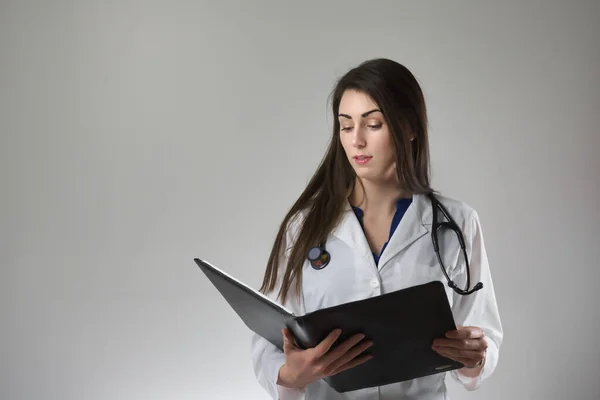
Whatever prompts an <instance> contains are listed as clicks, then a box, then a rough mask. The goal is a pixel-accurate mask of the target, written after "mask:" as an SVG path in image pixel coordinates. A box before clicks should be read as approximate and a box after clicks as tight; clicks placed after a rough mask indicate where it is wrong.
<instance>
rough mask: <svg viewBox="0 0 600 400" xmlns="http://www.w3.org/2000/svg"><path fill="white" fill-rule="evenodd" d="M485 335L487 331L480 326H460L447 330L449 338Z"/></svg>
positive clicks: (468, 337) (474, 337) (472, 337)
mask: <svg viewBox="0 0 600 400" xmlns="http://www.w3.org/2000/svg"><path fill="white" fill-rule="evenodd" d="M483 336H485V332H484V331H483V329H481V328H480V327H478V326H459V327H457V329H456V330H453V331H449V332H446V337H447V338H449V339H478V338H481V337H483Z"/></svg>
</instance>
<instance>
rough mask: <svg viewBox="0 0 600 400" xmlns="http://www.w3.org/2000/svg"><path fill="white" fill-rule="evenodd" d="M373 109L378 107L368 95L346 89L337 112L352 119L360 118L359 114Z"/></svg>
mask: <svg viewBox="0 0 600 400" xmlns="http://www.w3.org/2000/svg"><path fill="white" fill-rule="evenodd" d="M375 108H379V106H378V105H377V103H375V101H373V99H372V98H371V97H370V96H369V95H367V94H366V93H363V92H359V91H358V90H355V89H348V90H346V91H345V92H344V94H343V95H342V98H341V100H340V109H339V112H340V113H342V114H348V115H350V116H352V117H353V118H354V117H356V118H360V115H361V114H363V113H365V112H367V111H371V110H373V109H375Z"/></svg>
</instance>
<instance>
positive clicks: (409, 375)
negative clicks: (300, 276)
mask: <svg viewBox="0 0 600 400" xmlns="http://www.w3.org/2000/svg"><path fill="white" fill-rule="evenodd" d="M194 261H195V262H196V263H197V264H198V266H199V267H200V269H201V270H202V271H203V272H204V274H206V276H207V277H208V279H210V281H211V282H212V283H213V285H214V286H215V287H216V288H217V290H218V291H219V292H220V293H221V295H222V296H223V297H224V298H225V300H226V301H227V302H228V303H229V305H230V306H231V307H232V308H233V309H234V310H235V312H236V313H237V314H238V315H239V316H240V318H241V319H242V320H243V321H244V323H245V324H246V326H247V327H248V328H249V329H251V330H252V331H253V332H255V333H257V334H258V335H260V336H262V337H263V338H265V339H266V340H268V341H269V342H271V343H272V344H273V345H275V346H276V347H277V348H279V349H280V350H282V349H283V338H282V334H281V330H282V329H283V328H284V327H287V328H288V329H290V330H291V332H292V333H293V334H294V337H295V339H296V344H297V346H298V347H300V348H301V349H306V348H310V347H314V346H316V345H317V344H318V343H320V342H321V341H322V340H323V339H324V338H325V337H326V336H327V335H328V334H329V333H330V332H331V331H332V330H334V329H336V328H340V329H341V330H342V334H341V335H340V337H339V338H338V339H337V341H336V343H334V344H333V346H332V348H333V347H335V346H336V345H337V344H338V343H340V342H342V341H344V340H345V339H347V338H349V337H350V336H352V335H354V334H356V333H363V334H365V339H364V340H372V341H373V346H371V347H370V348H369V349H368V350H366V351H365V352H364V353H363V354H369V353H370V354H372V355H373V358H372V359H371V360H369V361H367V362H365V363H363V364H360V365H358V366H356V367H354V368H350V369H347V370H345V371H342V372H340V373H338V374H336V375H333V376H329V377H325V378H323V380H324V381H326V382H327V384H329V386H331V387H332V388H333V389H335V390H336V391H337V392H340V393H342V392H348V391H351V390H357V389H363V388H368V387H374V386H383V385H387V384H391V383H395V382H401V381H406V380H409V379H414V378H418V377H423V376H427V375H433V374H437V373H441V372H446V371H450V370H453V369H458V368H462V367H463V365H462V364H460V363H458V362H456V361H453V360H450V359H448V358H446V357H443V356H441V355H439V354H438V353H436V352H435V351H433V350H432V349H431V345H432V343H433V340H434V339H435V338H438V337H444V335H445V333H446V332H447V331H450V330H454V329H456V325H455V323H454V318H453V316H452V311H451V309H450V304H449V303H448V298H447V297H446V293H445V290H444V287H443V284H442V283H441V282H439V281H432V282H429V283H426V284H423V285H418V286H413V287H409V288H406V289H401V290H398V291H395V292H391V293H386V294H382V295H379V296H376V297H371V298H367V299H364V300H358V301H353V302H349V303H344V304H340V305H337V306H333V307H328V308H323V309H320V310H317V311H313V312H310V313H307V314H305V315H294V314H293V313H292V312H290V311H289V310H287V309H286V308H285V307H282V306H281V305H279V304H277V303H276V302H273V301H272V300H271V299H269V298H268V297H266V296H265V295H263V294H262V293H260V292H258V291H256V290H254V289H252V288H250V287H248V286H247V285H245V284H243V283H241V282H239V281H238V280H237V279H235V278H233V277H232V276H230V275H228V274H227V273H225V272H223V271H222V270H220V269H218V268H216V267H215V266H213V265H211V264H210V263H208V262H206V261H203V260H200V259H197V258H196V259H194Z"/></svg>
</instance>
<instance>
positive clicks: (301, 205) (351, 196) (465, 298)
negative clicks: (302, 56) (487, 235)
mask: <svg viewBox="0 0 600 400" xmlns="http://www.w3.org/2000/svg"><path fill="white" fill-rule="evenodd" d="M332 95H333V96H332V100H333V101H332V106H333V116H334V121H335V122H334V126H333V134H332V136H331V142H330V144H329V148H328V150H327V153H326V154H325V156H324V158H323V161H322V163H321V165H320V166H319V168H318V169H317V171H316V173H315V174H314V176H313V178H312V180H311V181H310V182H309V184H308V186H307V187H306V189H305V190H304V192H303V193H302V194H301V195H300V197H299V198H298V200H297V201H296V203H295V204H294V205H293V206H292V207H291V209H290V211H289V213H288V214H287V215H286V217H285V218H284V220H283V222H282V223H281V226H280V229H279V232H278V234H277V237H276V240H275V243H274V245H273V249H272V251H271V255H270V257H269V261H268V265H267V269H266V273H265V276H264V281H263V285H262V287H261V291H262V292H263V293H265V294H266V295H268V296H271V297H272V298H274V299H276V300H278V301H279V302H280V303H281V304H284V305H285V306H286V307H288V308H289V309H291V310H293V311H294V312H295V314H297V315H301V314H305V313H308V312H312V311H315V310H318V309H320V308H324V307H331V306H335V305H338V304H342V303H346V302H350V301H355V300H360V299H365V298H368V297H373V296H378V295H381V294H384V293H389V292H391V291H395V290H399V289H403V288H406V287H410V286H415V285H419V284H423V283H427V282H430V281H433V280H439V281H442V282H444V283H446V282H447V278H449V279H451V281H452V282H455V283H456V287H455V288H452V287H451V286H450V285H445V286H446V294H447V296H448V300H449V303H450V305H451V307H452V313H453V316H454V319H455V322H456V324H457V330H455V331H451V332H448V333H447V334H446V337H445V338H440V339H437V340H435V341H434V343H433V345H432V349H433V350H434V351H436V352H438V353H439V354H441V355H443V356H444V357H447V358H449V359H452V360H456V361H458V362H460V363H462V364H463V365H464V367H463V368H461V369H458V370H453V371H451V372H450V374H451V375H452V376H453V377H454V378H455V379H457V380H458V381H459V382H461V383H462V384H463V385H464V387H465V388H466V389H467V390H474V389H476V388H477V387H479V385H480V383H481V382H482V381H483V380H484V379H485V378H487V377H489V376H490V374H492V372H493V371H494V369H495V368H496V364H497V362H498V353H499V348H500V344H501V342H502V337H503V331H502V326H501V322H500V317H499V314H498V308H497V305H496V299H495V294H494V288H493V284H492V278H491V275H490V269H489V265H488V260H487V255H486V251H485V247H484V242H483V236H482V232H481V226H480V222H479V218H478V215H477V213H476V211H474V210H473V209H472V208H471V207H469V206H468V205H466V204H465V203H463V202H461V201H459V200H456V199H451V198H449V197H446V196H442V195H440V194H438V193H435V192H434V190H433V189H432V188H431V186H430V182H429V180H430V179H429V145H428V134H427V113H426V107H425V102H424V98H423V93H422V91H421V88H420V86H419V84H418V83H417V80H416V79H415V77H414V76H413V75H412V73H411V72H410V71H409V70H408V69H407V68H405V67H404V66H402V65H401V64H398V63H397V62H394V61H392V60H388V59H374V60H369V61H366V62H364V63H362V64H361V65H359V66H357V67H355V68H353V69H351V70H350V71H349V72H347V73H346V74H345V75H344V76H342V77H341V78H340V79H339V81H338V82H337V85H336V87H335V89H334V91H333V93H332ZM435 201H438V202H439V203H440V204H441V205H442V207H444V209H445V210H446V211H447V213H448V214H449V216H450V218H452V220H453V221H454V222H455V223H456V225H457V226H458V228H459V229H460V230H461V232H462V234H463V237H464V240H465V250H464V251H463V250H462V249H461V247H460V245H459V241H458V239H457V236H456V235H454V233H453V232H452V231H449V232H450V234H451V235H450V236H446V234H444V236H443V238H444V240H443V244H441V245H440V250H439V251H440V252H441V259H442V261H443V263H444V265H445V267H446V270H447V274H448V277H446V274H445V273H444V272H443V270H442V268H440V265H439V262H438V257H437V255H436V252H435V250H434V246H433V241H432V237H431V229H432V224H433V221H432V219H433V216H434V204H436V203H435ZM437 214H439V216H438V217H437V218H439V219H444V220H446V218H444V217H443V216H442V215H443V214H442V213H437ZM453 235H454V236H453ZM325 251H326V252H327V253H325ZM322 255H323V257H321V256H322ZM465 255H466V256H467V257H466V260H468V264H467V263H466V262H465V257H464V256H465ZM328 256H329V257H328ZM324 263H326V264H327V265H326V266H325V267H323V264H324ZM467 265H468V267H469V268H467ZM469 270H470V274H469V275H467V273H468V271H469ZM470 282H481V283H482V284H483V288H481V290H476V291H475V292H473V293H470V294H468V295H465V294H464V293H460V291H461V289H462V288H464V290H473V288H472V287H468V286H469V285H471V283H470ZM282 335H283V343H284V345H283V351H280V350H279V349H278V348H277V347H275V346H273V345H272V344H271V343H269V342H268V341H266V340H265V339H263V338H261V337H259V336H258V335H254V336H253V338H252V360H253V365H254V371H255V374H256V378H257V380H258V382H259V383H260V385H261V386H262V387H263V388H264V389H265V390H266V391H267V392H268V393H269V394H270V396H271V397H272V398H273V399H286V400H291V399H306V400H309V399H320V400H322V399H356V400H358V399H361V400H362V399H364V400H367V399H368V400H370V399H399V398H403V399H408V398H410V399H447V398H448V397H447V396H448V395H447V393H446V385H445V381H444V378H445V375H446V374H445V373H439V374H435V375H430V376H426V377H423V378H417V379H413V380H411V381H405V382H400V383H395V384H390V385H386V386H381V387H374V388H367V389H361V390H356V391H352V392H346V393H338V392H336V391H334V390H333V389H332V388H331V387H330V386H329V385H328V384H327V383H326V382H324V381H323V380H322V379H321V378H323V377H326V376H330V375H333V374H337V373H339V372H341V371H344V370H346V369H348V368H353V367H355V366H357V365H359V364H362V363H364V362H369V360H370V358H371V356H370V355H367V354H368V352H366V353H365V350H367V349H368V348H369V347H370V346H371V345H373V343H371V342H370V341H364V340H362V339H363V337H362V336H361V335H355V336H353V337H350V338H349V339H346V340H345V341H343V342H342V343H341V344H339V345H336V346H332V344H333V343H334V342H335V341H336V339H337V338H338V335H339V331H337V330H336V331H333V332H331V334H330V335H329V336H328V337H327V338H325V339H324V340H323V341H322V342H321V343H320V344H319V345H318V346H316V347H314V348H310V349H306V350H301V349H299V348H298V347H296V346H295V345H294V338H293V336H292V334H291V332H290V331H288V330H287V329H284V330H283V331H282ZM374 345H375V346H376V343H375V344H374Z"/></svg>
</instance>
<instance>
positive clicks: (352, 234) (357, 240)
mask: <svg viewBox="0 0 600 400" xmlns="http://www.w3.org/2000/svg"><path fill="white" fill-rule="evenodd" d="M332 235H333V236H335V237H337V238H338V239H340V240H342V241H343V242H344V243H346V244H347V245H348V246H349V247H350V248H351V249H352V250H353V251H354V253H355V254H356V255H358V256H360V258H361V259H362V260H363V261H364V262H365V263H366V264H367V265H368V266H369V267H370V268H374V269H377V265H375V260H374V259H373V253H372V252H371V247H370V246H369V242H368V241H367V237H366V236H365V233H364V231H363V229H362V226H361V225H360V222H359V221H358V218H356V214H354V210H352V206H351V205H350V203H349V202H346V204H345V205H344V210H343V211H342V216H341V219H340V222H339V223H338V224H337V226H336V227H335V228H334V230H333V232H332Z"/></svg>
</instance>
